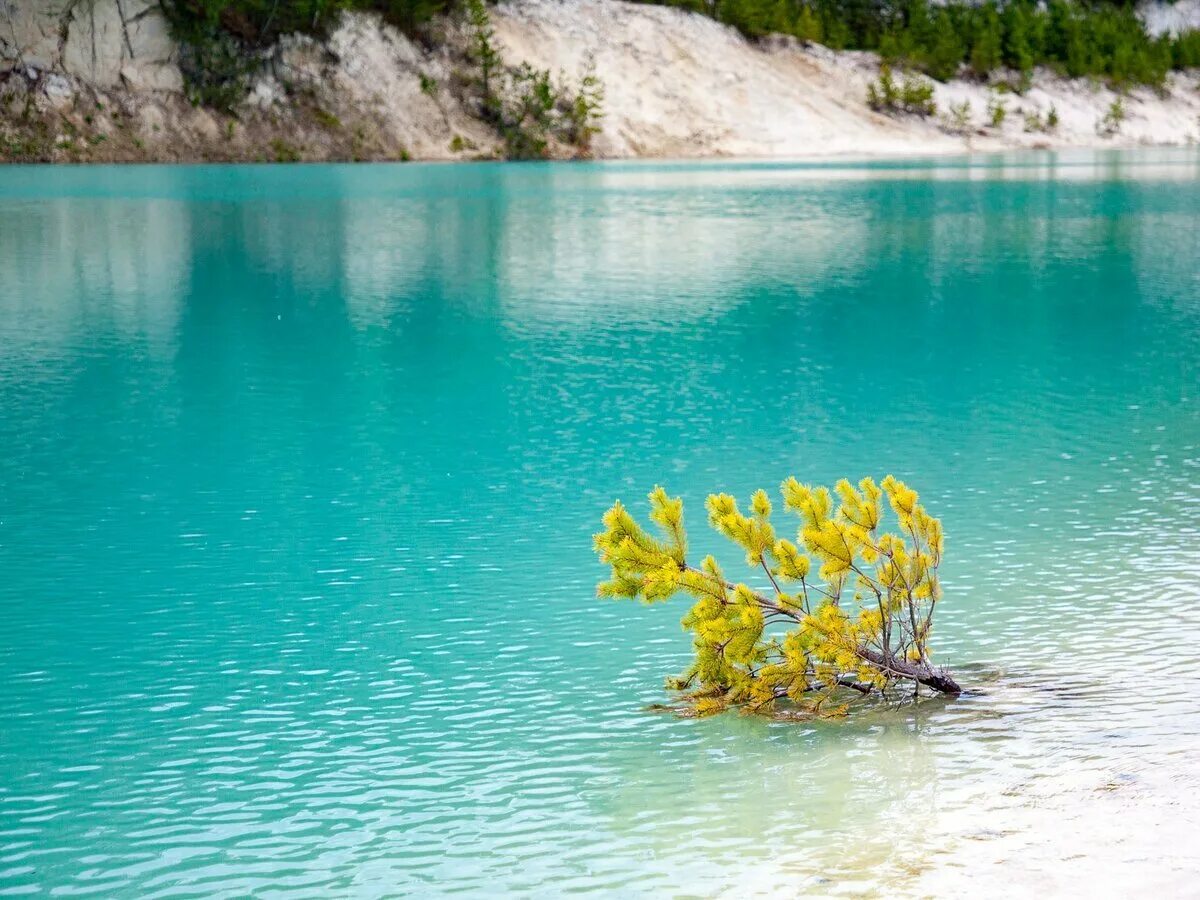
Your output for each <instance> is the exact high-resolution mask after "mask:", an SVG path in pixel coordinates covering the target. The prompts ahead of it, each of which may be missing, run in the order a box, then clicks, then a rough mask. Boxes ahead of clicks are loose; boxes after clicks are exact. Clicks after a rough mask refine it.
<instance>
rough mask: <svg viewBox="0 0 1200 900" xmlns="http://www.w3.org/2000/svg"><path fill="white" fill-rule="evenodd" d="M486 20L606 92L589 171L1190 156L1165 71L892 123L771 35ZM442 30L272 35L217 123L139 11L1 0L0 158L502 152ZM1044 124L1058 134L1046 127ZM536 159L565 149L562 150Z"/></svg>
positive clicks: (654, 19) (976, 98) (500, 11)
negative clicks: (992, 153)
mask: <svg viewBox="0 0 1200 900" xmlns="http://www.w3.org/2000/svg"><path fill="white" fill-rule="evenodd" d="M34 7H36V8H34ZM492 20H493V23H494V26H495V29H496V34H497V37H498V39H499V41H500V43H501V45H502V48H503V54H504V59H505V61H506V62H507V63H509V64H512V65H517V64H520V63H528V64H529V65H531V66H533V67H534V68H536V69H543V70H549V71H550V72H551V73H553V74H554V75H555V76H556V77H558V78H560V79H561V80H562V81H563V82H564V83H568V84H570V83H578V81H579V80H580V79H581V78H582V77H583V76H584V73H585V71H587V67H588V66H589V65H592V66H594V70H595V73H596V75H597V76H598V77H599V79H600V81H601V82H602V84H603V87H604V102H603V113H604V118H603V120H602V122H601V129H600V132H599V133H598V134H597V135H596V137H595V139H594V141H593V142H592V152H593V153H594V155H596V156H599V157H704V156H751V157H754V156H759V157H763V156H767V157H770V156H775V157H780V156H803V155H829V154H870V155H880V154H909V153H923V152H944V153H949V152H960V151H963V150H969V149H976V150H989V149H1001V148H1011V147H1033V146H1095V145H1104V146H1110V145H1111V146H1130V145H1182V144H1188V143H1194V142H1196V141H1198V140H1200V79H1198V77H1197V75H1196V73H1185V74H1179V73H1175V74H1172V75H1171V76H1169V78H1168V81H1167V84H1166V87H1165V89H1164V90H1163V91H1162V92H1161V93H1157V92H1155V91H1153V90H1150V89H1134V90H1132V91H1130V92H1128V93H1127V94H1125V95H1122V96H1121V98H1120V100H1121V103H1120V109H1121V110H1122V113H1123V116H1122V118H1121V119H1120V121H1118V122H1116V123H1108V126H1106V125H1105V118H1106V116H1108V115H1109V113H1110V112H1111V110H1112V109H1113V107H1114V102H1115V101H1117V99H1118V95H1117V94H1115V93H1113V92H1112V91H1110V90H1109V89H1107V88H1105V87H1104V86H1102V85H1099V84H1094V83H1089V82H1086V81H1082V80H1077V81H1069V80H1065V79H1062V78H1059V77H1058V76H1055V75H1053V74H1051V73H1049V72H1038V73H1036V75H1035V77H1034V79H1033V82H1032V87H1031V88H1030V89H1029V90H1028V91H1026V92H1025V93H1024V94H1023V95H1021V96H1017V95H1014V94H1001V93H999V92H997V91H996V90H995V89H993V88H989V87H988V86H987V85H984V84H980V83H977V82H970V81H965V80H956V81H952V82H949V83H947V84H937V85H935V86H934V99H935V101H936V104H937V107H938V109H939V110H940V111H941V112H940V113H939V114H938V115H936V116H933V117H929V118H922V117H917V116H910V115H903V116H891V115H883V114H880V113H877V112H873V111H872V110H870V109H869V108H868V107H867V105H866V103H865V97H866V92H867V86H868V84H870V82H871V81H872V80H873V79H875V78H876V76H877V74H878V61H877V59H876V58H875V57H874V56H873V55H872V54H868V53H861V52H833V51H830V50H827V49H825V48H823V47H820V46H808V47H805V46H801V45H800V44H798V43H797V42H795V41H791V40H783V39H771V40H767V41H764V42H760V43H752V42H749V41H747V40H746V39H745V38H743V37H742V36H741V35H739V34H738V33H737V32H735V31H733V30H732V29H730V28H728V27H726V26H724V25H721V24H719V23H717V22H714V21H712V20H710V19H707V18H704V17H701V16H697V15H693V14H690V13H686V12H683V11H680V10H678V9H672V8H666V7H658V6H644V5H637V4H628V3H623V2H618V0H520V2H514V3H508V4H504V5H501V6H499V7H497V8H495V9H494V11H493V13H492ZM439 28H440V29H441V30H442V32H443V33H442V35H441V37H442V39H441V40H439V41H437V42H436V45H435V46H432V47H428V46H423V45H422V44H420V43H418V42H416V41H414V40H412V39H410V38H409V37H407V36H405V35H404V34H402V33H400V32H399V31H397V30H396V29H394V28H392V27H390V26H388V25H386V24H384V23H382V22H381V21H380V20H379V19H378V18H376V17H375V16H373V15H368V14H362V13H355V14H348V15H346V16H345V17H344V18H343V20H342V21H341V23H340V24H339V27H338V28H337V29H336V30H335V31H334V32H333V33H332V34H331V35H330V36H329V37H328V38H327V39H326V40H324V41H320V42H318V41H315V40H313V39H311V38H306V37H289V38H285V39H283V40H282V41H281V42H280V43H279V44H278V45H277V46H275V47H274V48H272V50H271V51H270V52H269V53H268V54H267V55H266V57H265V61H264V65H263V67H262V70H261V72H260V74H258V75H257V76H256V78H255V81H254V83H253V85H252V88H251V90H250V92H249V95H248V96H247V98H246V99H245V100H244V101H243V102H242V103H241V104H240V105H239V106H238V108H237V109H236V110H235V111H234V113H233V114H232V115H230V114H224V113H219V112H215V111H213V110H210V109H206V108H203V107H198V106H196V105H193V104H192V103H190V102H189V101H188V99H187V97H186V96H185V93H184V85H183V78H182V75H181V74H180V70H179V65H178V63H179V48H178V47H177V46H176V45H175V44H174V42H173V41H172V39H171V36H170V31H169V28H168V26H167V22H166V19H165V18H164V16H163V14H162V11H161V10H160V9H159V8H158V6H157V4H156V3H154V2H152V0H94V2H83V0H48V2H43V3H40V4H28V3H14V2H11V0H10V2H9V3H8V4H0V114H2V117H3V118H2V121H0V156H3V157H5V158H8V159H17V160H37V159H46V160H55V161H136V160H147V161H149V160H162V161H191V160H196V161H199V160H297V159H303V160H335V159H469V158H478V157H481V156H483V157H489V156H500V155H503V152H504V148H503V141H502V139H501V136H500V135H499V134H498V133H497V132H496V130H495V129H494V128H492V127H491V126H489V125H488V124H486V123H485V122H483V121H481V119H480V117H479V116H478V114H477V111H476V109H475V108H473V106H472V104H471V103H470V102H469V100H468V99H467V98H466V97H465V95H464V91H463V89H462V88H463V85H464V84H466V83H468V82H469V80H470V77H471V65H472V63H471V62H470V60H469V59H468V57H467V55H466V47H467V40H468V35H467V34H466V32H465V30H464V28H463V26H461V25H460V24H457V23H454V22H445V23H441V24H440V25H439ZM997 107H1003V109H1004V113H1003V114H1002V115H1001V116H997V115H996V113H995V110H996V108H997ZM952 109H956V110H957V112H956V113H955V114H954V115H951V113H950V111H951V110H952ZM1052 109H1053V111H1054V119H1055V120H1056V124H1055V126H1054V127H1053V128H1048V127H1046V126H1045V122H1046V121H1047V119H1048V117H1049V114H1050V111H1051V110H1052ZM997 118H999V119H1000V121H999V122H997V121H996V120H997ZM1031 123H1032V124H1031ZM1039 123H1040V124H1039ZM1113 124H1115V127H1111V126H1112V125H1113ZM1102 132H1107V133H1102ZM549 151H550V154H551V155H555V156H571V155H576V154H577V153H578V151H577V149H575V148H572V147H568V146H560V145H551V147H550V148H549Z"/></svg>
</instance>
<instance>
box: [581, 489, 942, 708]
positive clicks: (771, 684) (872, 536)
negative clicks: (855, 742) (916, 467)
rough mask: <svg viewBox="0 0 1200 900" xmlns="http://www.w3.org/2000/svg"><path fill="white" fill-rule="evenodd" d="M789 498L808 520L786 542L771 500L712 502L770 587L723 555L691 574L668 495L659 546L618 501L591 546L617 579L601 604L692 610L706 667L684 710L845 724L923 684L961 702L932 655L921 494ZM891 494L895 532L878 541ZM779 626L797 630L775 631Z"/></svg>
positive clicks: (931, 582)
mask: <svg viewBox="0 0 1200 900" xmlns="http://www.w3.org/2000/svg"><path fill="white" fill-rule="evenodd" d="M782 494H783V502H784V506H785V508H786V509H787V510H789V511H791V512H793V513H795V514H797V515H798V516H799V517H800V520H801V521H800V526H799V529H798V532H797V540H798V543H793V542H792V541H790V540H788V539H786V538H780V537H778V536H777V535H776V532H775V528H774V526H773V525H772V523H771V514H772V505H771V501H770V499H769V498H768V496H767V494H766V492H765V491H762V490H760V491H756V492H755V493H754V495H753V496H752V497H751V499H750V511H749V514H744V513H742V511H741V510H740V509H739V508H738V504H737V501H736V500H734V498H733V497H731V496H729V495H728V494H713V495H711V496H710V497H709V498H708V502H707V504H706V506H707V509H708V518H709V522H710V523H711V524H712V525H713V527H714V528H716V529H717V531H719V532H720V533H721V534H723V535H724V536H725V537H727V538H729V539H730V540H731V541H733V542H734V543H736V544H738V545H739V546H740V547H741V548H742V549H743V550H744V551H745V554H746V562H747V564H749V565H750V566H751V567H753V568H754V569H756V570H760V571H761V572H762V574H763V581H764V583H766V584H769V585H770V588H769V589H765V590H755V589H753V588H751V587H750V586H748V585H747V584H745V583H742V582H736V583H735V582H733V581H730V580H729V579H728V578H726V576H725V574H724V571H723V570H722V568H721V567H720V566H719V565H718V563H717V561H716V560H715V559H714V558H713V557H712V556H707V557H705V558H704V559H703V561H701V563H700V565H699V566H694V565H692V564H691V563H690V562H689V561H688V541H687V533H686V531H685V529H684V525H683V501H682V500H681V499H680V498H678V497H669V496H668V495H667V493H666V491H665V490H663V489H662V488H661V487H655V489H654V490H653V491H651V492H650V495H649V499H650V520H651V521H652V522H653V523H654V524H655V525H656V526H657V527H658V529H659V531H660V533H661V536H660V537H655V536H654V535H651V534H650V533H649V532H648V531H647V530H646V529H644V528H643V527H642V526H641V525H639V524H638V523H637V521H636V520H635V519H634V518H633V516H632V515H630V513H629V512H628V510H626V509H625V507H624V506H623V505H622V504H621V503H620V502H619V501H618V502H617V503H615V504H613V506H612V508H611V509H609V510H608V512H606V513H605V514H604V520H603V521H604V529H605V530H604V531H602V532H601V533H599V534H597V535H596V536H595V538H594V544H595V548H596V552H597V553H598V554H599V556H600V559H601V561H602V562H604V563H606V564H608V565H609V566H611V567H612V577H611V578H610V579H609V580H608V581H605V582H602V583H601V584H600V586H599V588H598V593H599V594H600V596H602V597H612V598H628V599H638V600H641V601H643V602H645V603H657V602H661V601H665V600H668V599H670V598H671V597H673V596H675V595H676V594H680V593H682V594H686V595H689V596H690V597H692V598H693V600H694V601H695V602H694V603H693V605H692V607H691V609H690V610H689V611H688V613H687V615H685V616H684V617H683V620H682V622H683V627H684V629H685V630H687V631H689V632H691V633H692V635H693V645H694V649H695V658H694V660H693V662H692V664H691V665H690V666H689V667H688V668H687V670H686V671H684V672H683V673H682V674H681V675H679V676H678V677H676V678H672V679H668V687H669V688H670V689H672V690H674V691H675V692H677V694H678V697H679V699H680V701H681V703H680V706H679V708H680V709H681V711H685V712H687V713H689V714H692V715H708V714H711V713H715V712H720V711H722V710H725V709H729V708H731V707H739V708H742V709H744V710H747V711H751V712H762V713H771V714H775V715H796V714H800V715H812V714H816V715H835V716H836V715H842V714H844V713H845V712H846V711H847V710H848V708H849V705H850V703H849V702H848V700H847V698H849V699H850V700H851V701H852V700H853V699H855V698H865V697H883V698H889V697H896V696H898V695H899V694H900V693H901V691H902V690H903V693H904V695H905V696H917V695H919V693H920V689H921V687H922V686H924V687H927V688H929V689H931V690H933V691H935V692H938V693H941V694H947V695H957V694H959V693H960V692H961V688H960V687H959V686H958V684H957V683H956V682H955V681H954V679H953V678H952V677H951V676H950V675H949V673H947V672H946V671H945V670H944V669H941V668H938V667H935V666H934V665H933V664H932V662H931V660H930V651H929V635H930V632H931V630H932V627H933V612H934V608H935V607H936V606H937V603H938V600H939V599H940V598H941V594H942V591H941V585H940V582H939V580H938V575H937V570H938V566H939V565H940V564H941V561H942V549H943V543H944V538H943V533H942V524H941V522H940V521H939V520H937V519H935V518H934V517H933V516H931V515H929V514H928V513H927V512H926V511H925V509H924V507H922V506H921V505H920V503H919V502H918V497H917V493H916V492H915V491H913V490H912V489H910V488H909V487H908V486H907V485H905V484H904V483H903V482H901V481H898V480H897V479H895V478H893V477H892V476H891V475H889V476H888V477H887V478H885V479H884V480H883V481H882V482H881V483H880V484H878V485H877V484H876V483H875V482H874V481H873V480H872V479H870V478H864V479H863V480H862V481H860V482H859V483H858V486H857V487H855V486H853V485H851V484H850V483H849V482H848V481H845V480H842V481H840V482H838V484H837V485H836V487H835V488H834V491H833V492H832V493H831V492H830V491H829V490H828V489H826V488H823V487H818V488H813V487H811V486H809V485H805V484H801V483H800V482H798V481H797V480H796V479H795V478H789V479H788V480H787V481H785V482H784V483H783V485H782ZM834 494H836V496H837V506H836V508H835V506H834ZM885 497H886V499H887V501H888V505H889V506H890V507H891V509H892V512H893V513H894V516H895V520H896V525H897V528H896V530H895V531H892V532H884V533H881V524H882V518H883V511H884V510H883V500H884V498H885ZM801 547H803V548H804V549H803V550H802V549H801ZM814 563H815V564H816V566H817V570H816V573H815V576H814V574H813V566H814ZM780 624H782V625H784V626H786V627H787V629H788V630H786V631H784V632H783V633H779V632H778V630H777V629H775V628H773V626H776V625H780ZM905 685H907V686H908V688H909V689H911V691H910V690H904V686H905Z"/></svg>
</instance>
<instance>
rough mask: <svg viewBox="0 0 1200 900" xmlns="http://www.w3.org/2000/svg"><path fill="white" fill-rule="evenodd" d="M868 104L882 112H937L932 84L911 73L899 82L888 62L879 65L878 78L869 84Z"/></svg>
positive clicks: (929, 113)
mask: <svg viewBox="0 0 1200 900" xmlns="http://www.w3.org/2000/svg"><path fill="white" fill-rule="evenodd" d="M867 106H869V107H871V109H873V110H875V111H876V112H882V113H902V112H903V113H912V114H913V115H917V116H932V115H934V114H935V113H936V112H937V104H935V103H934V100H933V85H932V84H930V83H929V82H928V81H926V80H925V79H924V78H920V77H918V76H916V75H911V74H909V75H905V76H904V81H903V82H902V83H900V84H897V83H896V79H895V78H894V77H893V76H892V69H891V67H890V66H888V65H886V64H885V65H882V66H880V67H879V78H878V80H877V81H874V82H872V83H871V84H869V85H867Z"/></svg>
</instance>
